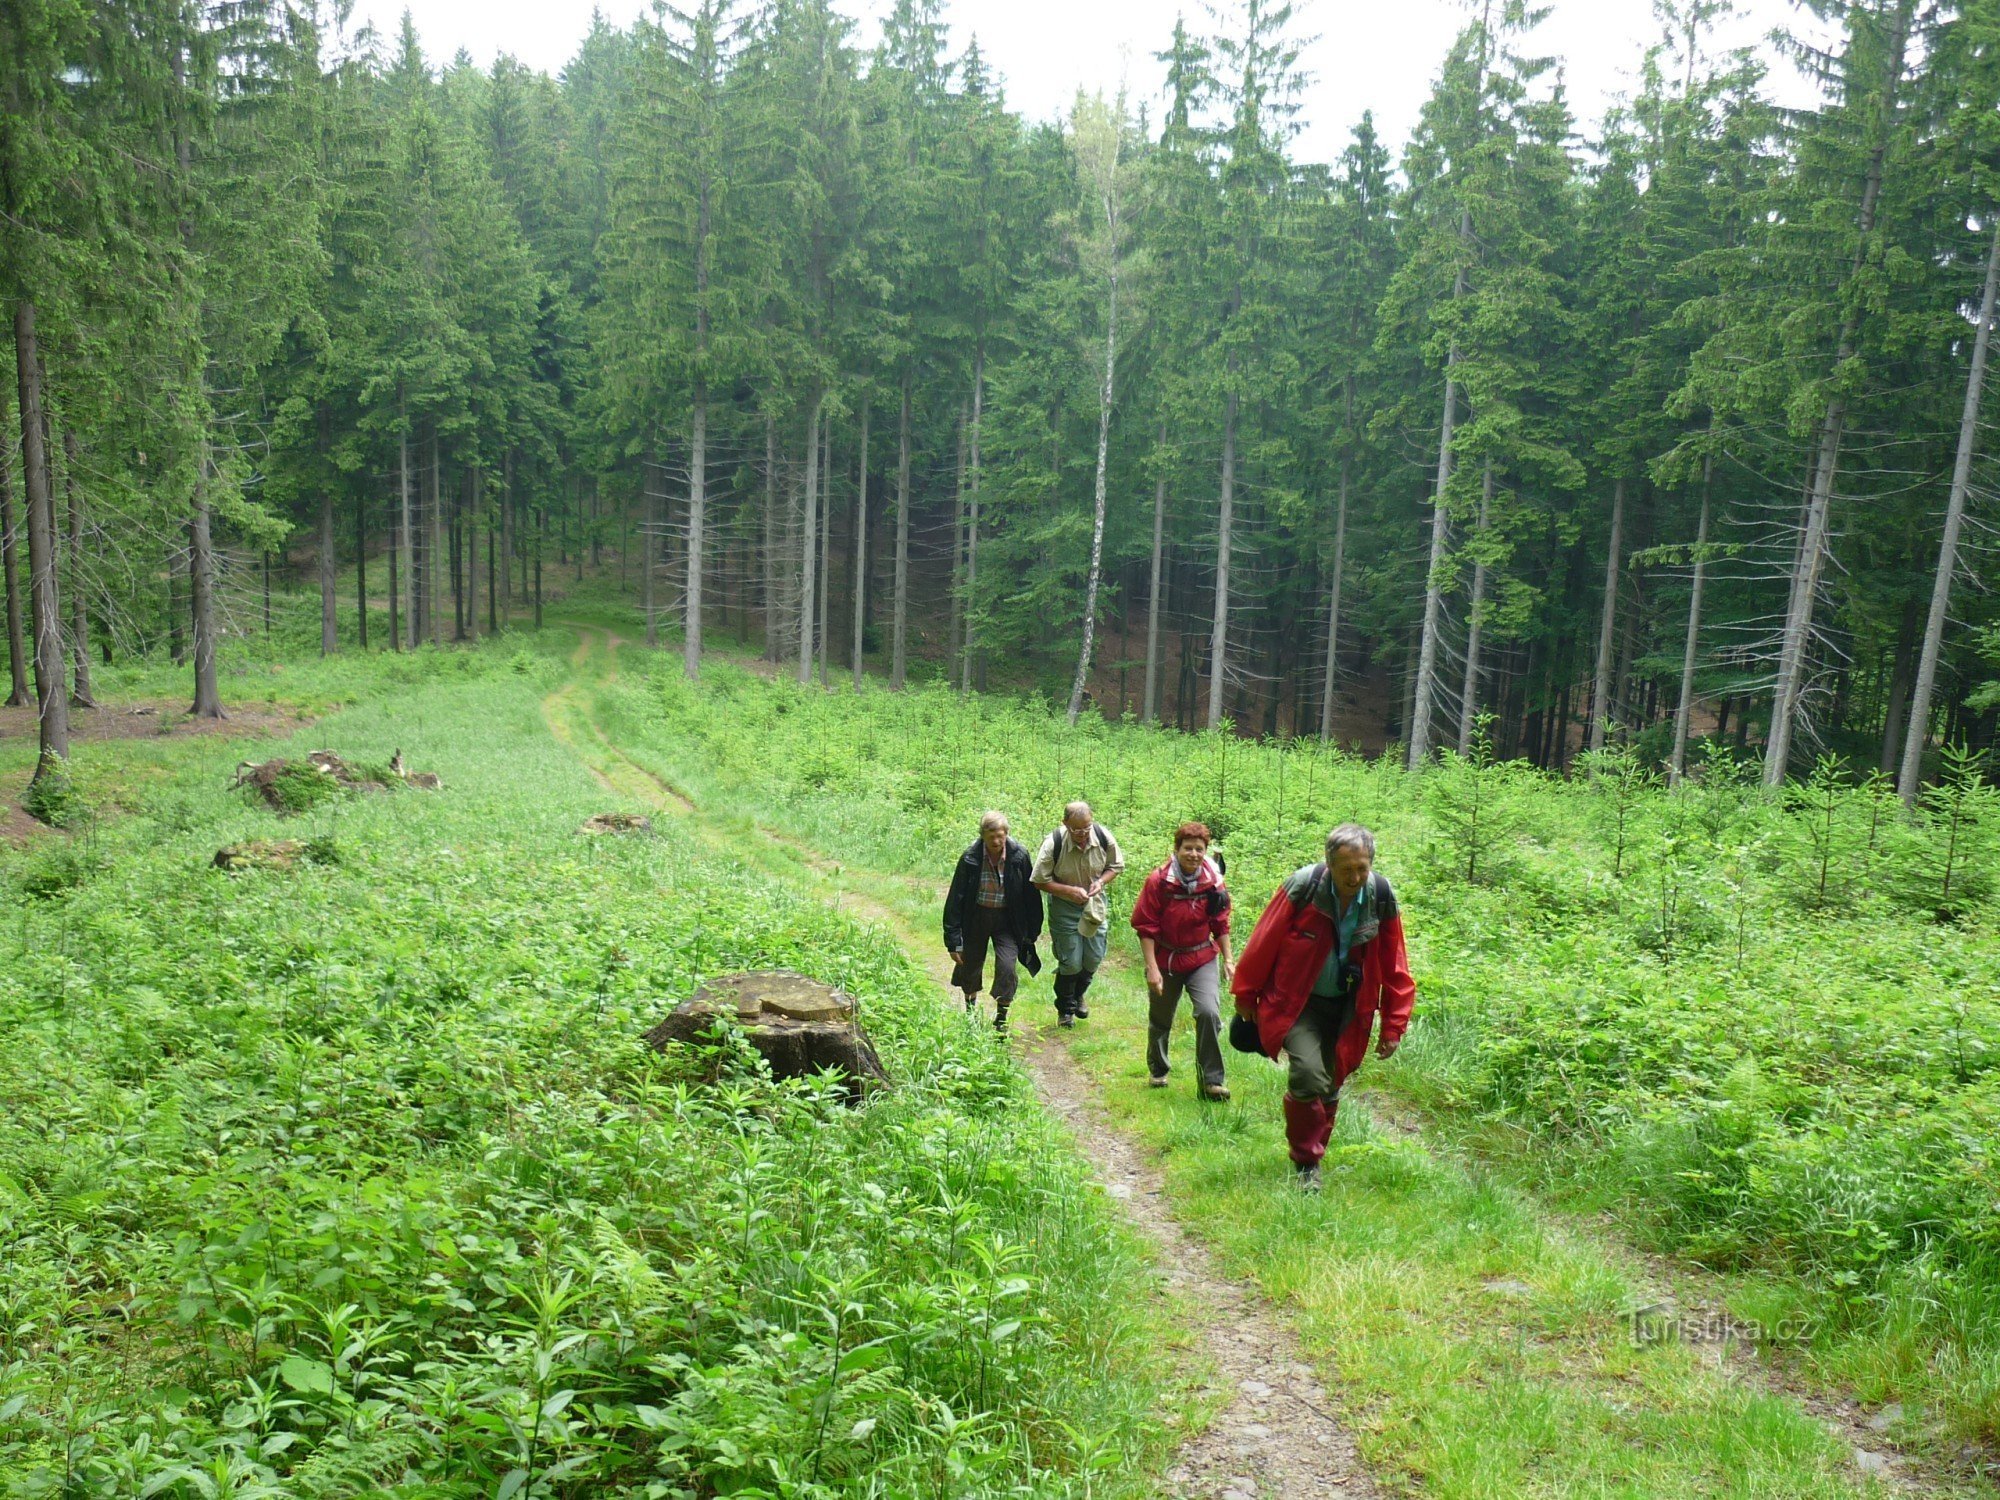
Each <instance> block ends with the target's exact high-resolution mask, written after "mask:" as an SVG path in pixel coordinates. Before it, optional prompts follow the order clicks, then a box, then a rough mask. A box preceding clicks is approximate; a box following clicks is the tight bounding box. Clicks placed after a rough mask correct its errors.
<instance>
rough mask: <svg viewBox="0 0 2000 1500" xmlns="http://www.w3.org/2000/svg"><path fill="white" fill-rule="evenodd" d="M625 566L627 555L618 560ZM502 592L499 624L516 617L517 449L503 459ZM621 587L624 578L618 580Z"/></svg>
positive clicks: (497, 600) (501, 514)
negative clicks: (515, 469) (515, 519)
mask: <svg viewBox="0 0 2000 1500" xmlns="http://www.w3.org/2000/svg"><path fill="white" fill-rule="evenodd" d="M618 562H619V566H620V567H621V568H622V567H623V566H624V562H625V559H624V556H623V554H622V553H621V554H620V556H619V559H618ZM499 575H500V576H499V585H500V587H499V591H498V593H497V594H496V595H495V600H496V602H497V604H498V605H499V609H500V623H501V624H502V625H504V624H506V623H507V622H508V621H510V620H511V619H512V618H513V616H514V450H513V449H512V448H509V449H507V450H506V452H505V453H504V454H503V455H502V456H501V459H500V567H499ZM619 582H620V584H621V586H622V584H623V582H624V580H623V579H620V580H619Z"/></svg>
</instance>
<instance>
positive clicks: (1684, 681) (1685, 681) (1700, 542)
mask: <svg viewBox="0 0 2000 1500" xmlns="http://www.w3.org/2000/svg"><path fill="white" fill-rule="evenodd" d="M1714 479H1715V460H1714V458H1712V457H1710V458H1704V459H1703V460H1702V463H1701V520H1700V522H1699V523H1697V525H1696V527H1695V534H1694V586H1693V588H1692V589H1691V590H1690V591H1689V593H1688V628H1687V644H1686V645H1685V646H1684V647H1682V649H1681V695H1680V698H1679V700H1678V701H1677V702H1676V703H1675V705H1674V755H1673V760H1672V761H1671V762H1670V763H1669V765H1668V767H1667V780H1668V784H1669V785H1671V786H1679V785H1680V784H1681V781H1682V780H1683V778H1685V777H1686V775H1687V749H1688V727H1689V725H1690V724H1691V723H1692V722H1693V719H1694V669H1695V663H1696V662H1698V661H1700V660H1701V596H1702V592H1703V590H1704V589H1705V588H1706V586H1707V583H1708V512H1709V492H1710V489H1711V487H1712V485H1713V482H1714Z"/></svg>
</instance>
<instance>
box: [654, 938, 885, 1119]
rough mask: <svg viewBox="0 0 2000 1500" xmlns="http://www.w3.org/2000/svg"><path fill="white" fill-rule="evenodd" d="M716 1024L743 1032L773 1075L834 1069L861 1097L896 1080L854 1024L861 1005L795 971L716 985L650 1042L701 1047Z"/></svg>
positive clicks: (661, 1047)
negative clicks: (731, 1024) (729, 1023)
mask: <svg viewBox="0 0 2000 1500" xmlns="http://www.w3.org/2000/svg"><path fill="white" fill-rule="evenodd" d="M717 1021H725V1022H727V1021H733V1022H735V1023H736V1024H737V1025H738V1026H740V1027H742V1028H743V1034H744V1036H745V1037H747V1038H748V1040H749V1042H750V1045H751V1046H753V1047H755V1048H756V1049H757V1051H758V1052H759V1053H761V1054H762V1055H763V1057H764V1060H765V1061H766V1062H768V1063H769V1064H770V1065H771V1073H772V1076H774V1077H777V1078H801V1077H805V1076H807V1075H809V1074H813V1073H818V1072H822V1071H824V1070H826V1069H829V1068H830V1069H832V1070H833V1071H834V1072H836V1073H839V1074H841V1075H842V1076H844V1077H845V1078H846V1079H847V1084H848V1089H849V1092H850V1094H851V1095H852V1096H855V1097H858V1096H859V1095H861V1094H864V1093H866V1092H867V1091H868V1090H869V1089H872V1088H876V1087H879V1086H880V1085H883V1084H886V1083H887V1082H888V1081H889V1075H888V1074H887V1073H886V1072H884V1071H883V1068H882V1059H881V1058H880V1057H879V1056H877V1055H876V1052H875V1046H874V1044H873V1043H872V1042H870V1041H869V1040H868V1034H867V1033H866V1032H864V1031H863V1030H862V1029H861V1026H860V1023H859V1022H857V1021H856V1020H855V1019H854V1002H853V1001H852V1000H851V999H849V998H848V997H847V996H846V995H845V994H843V993H842V992H841V991H839V990H837V989H834V988H833V987H832V986H831V985H825V984H821V983H820V982H819V981H818V980H816V979H808V978H806V976H805V975H803V974H795V973H793V972H792V971H791V970H789V969H766V970H760V971H758V972H755V973H749V974H729V975H725V976H723V977H721V978H718V979H712V980H710V981H709V982H708V983H707V984H705V985H703V986H702V987H701V988H700V989H698V990H696V991H695V992H694V994H693V996H692V997H691V998H689V999H687V1000H685V1001H683V1002H682V1003H681V1004H679V1005H677V1006H675V1007H674V1009H673V1012H672V1014H670V1015H669V1016H668V1017H667V1018H666V1019H665V1020H664V1021H662V1022H660V1024H659V1025H657V1026H655V1027H654V1028H653V1029H652V1030H651V1031H649V1032H647V1033H646V1044H647V1045H648V1046H650V1047H652V1048H653V1049H654V1050H655V1051H656V1052H664V1051H666V1049H667V1048H668V1047H670V1046H674V1045H676V1044H681V1043H687V1042H696V1041H699V1040H700V1039H701V1038H702V1037H704V1036H706V1035H707V1034H708V1032H709V1031H710V1029H711V1028H713V1026H714V1025H715V1023H716V1022H717Z"/></svg>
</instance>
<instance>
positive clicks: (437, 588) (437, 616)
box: [424, 422, 445, 649]
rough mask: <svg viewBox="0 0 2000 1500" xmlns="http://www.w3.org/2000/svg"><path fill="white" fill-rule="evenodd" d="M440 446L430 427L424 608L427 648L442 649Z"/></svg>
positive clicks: (442, 476) (441, 466)
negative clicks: (428, 628) (427, 622)
mask: <svg viewBox="0 0 2000 1500" xmlns="http://www.w3.org/2000/svg"><path fill="white" fill-rule="evenodd" d="M443 447H444V445H443V444H442V443H440V442H439V441H438V433H437V423H435V422H433V423H431V521H430V528H429V532H428V535H429V537H430V540H429V541H428V542H426V543H425V545H424V608H425V609H426V610H428V611H429V618H430V624H431V644H432V645H433V646H436V647H438V648H440V649H442V648H443V646H444V569H445V551H444V455H443V452H442V449H443Z"/></svg>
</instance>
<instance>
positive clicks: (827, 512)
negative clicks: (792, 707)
mask: <svg viewBox="0 0 2000 1500" xmlns="http://www.w3.org/2000/svg"><path fill="white" fill-rule="evenodd" d="M821 427H822V431H823V434H824V437H823V446H824V452H822V453H821V455H820V464H819V642H818V649H819V685H820V686H821V687H826V686H827V685H828V684H827V675H828V668H827V658H828V657H829V656H831V655H832V654H833V638H832V636H831V635H830V633H829V631H828V625H829V618H830V615H831V610H832V603H833V580H832V577H831V574H832V571H833V423H832V422H825V423H822V424H821Z"/></svg>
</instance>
